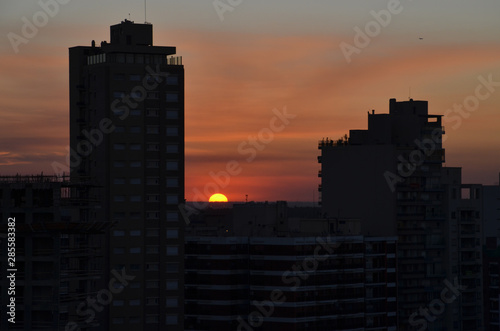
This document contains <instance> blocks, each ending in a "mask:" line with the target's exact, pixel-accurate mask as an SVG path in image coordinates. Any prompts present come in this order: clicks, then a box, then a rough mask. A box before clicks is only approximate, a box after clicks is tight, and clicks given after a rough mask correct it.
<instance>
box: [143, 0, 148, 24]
mask: <svg viewBox="0 0 500 331" xmlns="http://www.w3.org/2000/svg"><path fill="white" fill-rule="evenodd" d="M147 22H148V20H147V18H146V0H144V23H147Z"/></svg>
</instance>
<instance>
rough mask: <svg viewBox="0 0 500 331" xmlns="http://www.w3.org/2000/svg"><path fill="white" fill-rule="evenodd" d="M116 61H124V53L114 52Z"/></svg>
mask: <svg viewBox="0 0 500 331" xmlns="http://www.w3.org/2000/svg"><path fill="white" fill-rule="evenodd" d="M116 62H118V63H125V54H123V53H119V54H116Z"/></svg>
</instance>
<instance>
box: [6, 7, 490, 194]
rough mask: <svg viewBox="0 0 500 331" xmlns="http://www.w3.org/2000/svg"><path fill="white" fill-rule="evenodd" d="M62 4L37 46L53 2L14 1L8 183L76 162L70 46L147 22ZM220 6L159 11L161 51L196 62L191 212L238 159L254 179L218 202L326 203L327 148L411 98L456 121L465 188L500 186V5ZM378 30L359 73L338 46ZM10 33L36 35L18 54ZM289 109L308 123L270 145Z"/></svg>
mask: <svg viewBox="0 0 500 331" xmlns="http://www.w3.org/2000/svg"><path fill="white" fill-rule="evenodd" d="M54 1H55V0H52V1H51V0H41V1H40V2H41V3H49V2H51V3H54ZM59 1H60V2H62V3H66V4H63V5H62V4H61V5H59V8H56V9H57V10H56V11H57V13H55V14H54V15H53V17H49V19H48V22H47V24H42V25H41V26H40V27H39V28H38V31H37V32H36V33H33V35H31V36H26V35H23V31H22V30H23V25H25V21H29V22H33V18H34V17H35V18H37V19H40V17H42V16H43V15H42V16H41V15H37V13H39V12H40V11H41V10H42V9H41V6H40V4H39V2H38V1H8V2H6V1H2V2H1V3H0V31H1V35H2V37H1V38H0V73H1V75H0V174H1V175H7V174H15V173H24V174H31V173H39V172H40V171H43V172H44V173H45V174H52V173H53V170H52V167H51V164H52V162H54V161H57V162H61V163H65V158H66V155H67V147H68V145H69V113H68V107H69V106H68V104H69V95H68V76H69V73H68V71H69V69H68V48H69V47H72V46H79V45H90V43H91V41H92V40H96V42H97V44H99V43H100V41H103V40H106V41H109V26H110V25H113V24H117V23H119V22H120V21H122V20H124V19H125V18H127V19H129V13H130V19H131V20H133V21H135V22H136V23H143V22H144V2H143V1H140V0H120V1H118V0H112V1H97V0H85V1H83V0H71V1H68V0H64V1H63V0H59ZM240 2H241V3H240ZM216 3H217V2H216ZM218 3H219V5H220V4H226V6H230V9H231V10H228V11H226V12H224V13H221V12H219V13H218V12H217V10H216V8H215V6H214V2H213V1H212V0H207V1H199V0H182V1H166V0H148V3H147V21H148V22H151V23H152V24H153V29H154V44H155V45H158V46H176V47H177V53H178V55H181V56H183V64H184V66H185V71H186V87H185V88H186V109H185V111H186V113H185V116H186V198H187V199H188V200H192V199H195V198H196V197H195V192H198V191H199V192H202V193H203V192H204V188H205V186H206V185H207V184H208V183H210V182H212V183H213V182H214V179H213V178H211V176H210V173H211V172H212V173H219V172H221V171H224V170H225V169H226V167H227V165H228V163H231V162H233V161H236V162H238V164H239V166H240V168H241V173H239V174H238V175H236V176H232V177H231V178H230V181H229V185H227V186H226V187H223V188H221V190H220V191H221V193H224V194H225V195H226V196H227V197H228V198H229V200H230V201H235V200H239V201H242V200H244V199H245V194H248V199H249V200H255V201H263V200H269V201H275V200H289V201H312V200H313V199H316V198H317V196H318V193H317V186H318V184H319V178H318V177H317V172H318V170H319V169H320V165H319V164H318V163H317V156H318V155H319V152H320V151H319V150H318V149H317V142H318V140H320V139H321V138H323V137H330V138H338V137H340V136H342V135H344V134H345V133H348V131H349V129H366V127H367V111H369V110H371V109H375V111H376V112H377V113H387V112H388V106H389V99H390V98H396V99H397V100H398V101H404V100H408V97H409V93H410V92H409V91H410V89H411V97H412V98H413V99H415V100H428V101H429V112H430V113H432V114H447V116H446V117H445V119H444V125H445V127H446V135H447V140H446V142H445V148H446V166H461V167H463V176H464V182H468V183H483V184H494V183H498V180H499V172H500V153H499V147H500V130H499V128H498V127H499V124H500V33H499V32H500V20H499V19H498V13H500V1H498V0H478V1H470V0H418V1H416V0H415V1H410V0H402V1H401V2H400V4H399V5H398V4H397V1H395V0H390V1H379V0H371V1H359V0H349V1H340V0H339V1H337V0H314V1H303V0H301V1H299V0H274V1H273V0H266V1H264V0H242V1H238V0H231V1H229V0H220V1H219V2H218ZM228 3H233V4H238V3H240V4H239V5H236V6H232V5H228ZM391 6H392V7H391ZM388 7H390V8H391V9H392V10H393V12H394V13H392V14H390V22H388V24H385V23H384V25H385V26H381V24H380V23H375V22H376V21H375V17H374V15H373V13H371V12H372V11H374V12H380V11H381V10H385V11H387V12H388V13H391V12H390V11H388ZM51 8H52V10H54V7H53V6H52V7H51ZM226 8H227V7H226ZM34 15H35V16H34ZM221 17H222V18H223V20H221ZM385 18H386V19H387V20H389V18H387V17H385ZM42 19H43V17H42ZM380 19H382V18H380ZM42 23H43V22H42ZM367 24H368V25H367ZM377 26H378V27H379V30H380V31H375V30H371V32H370V33H371V34H372V37H370V36H369V37H368V38H369V44H368V43H367V42H366V40H365V43H367V44H368V45H363V47H359V48H358V49H357V52H356V53H352V54H351V56H350V62H348V61H347V60H346V57H345V56H344V54H343V51H342V49H341V47H340V45H347V44H349V45H352V47H354V46H355V40H354V39H355V36H356V34H357V32H356V31H359V29H361V30H365V27H368V28H370V27H377ZM357 28H359V29H357ZM25 30H26V29H25ZM9 33H10V36H11V37H12V35H13V34H12V33H14V34H16V35H18V36H20V37H23V36H24V38H25V41H26V43H21V44H19V45H18V46H17V48H18V49H17V51H18V52H16V51H15V49H14V48H15V47H13V46H12V44H11V42H10V41H9ZM421 38H422V39H421ZM358 39H359V38H358ZM358 41H359V40H358ZM480 77H482V78H480ZM488 79H490V80H491V81H493V82H498V83H493V84H490V86H489V87H484V88H482V90H481V92H484V93H486V92H488V96H487V97H483V98H482V99H484V100H481V101H480V102H479V105H478V107H477V109H475V110H474V111H472V112H468V111H467V110H465V112H463V114H462V115H459V114H458V113H455V112H452V111H451V110H452V109H453V106H454V104H456V105H463V104H464V102H465V103H467V101H466V100H469V101H470V100H472V99H473V98H471V96H474V95H475V93H476V89H477V88H478V86H479V85H480V84H481V81H484V80H486V81H487V80H488ZM495 84H496V85H495ZM483 95H484V94H483ZM466 106H467V107H469V106H468V105H466ZM469 108H470V107H469ZM284 109H286V112H287V113H288V114H293V115H295V117H294V118H291V117H292V116H291V115H290V118H289V119H288V122H289V123H287V124H286V125H284V126H283V127H282V130H280V131H279V132H274V136H273V137H269V135H266V134H265V132H267V133H268V132H269V128H272V126H270V122H271V121H272V119H273V117H275V116H276V113H283V111H284ZM273 110H274V111H273ZM273 123H275V124H276V123H278V124H279V123H281V122H273ZM259 132H261V137H264V139H267V140H266V142H265V143H261V144H260V145H259V147H261V148H260V149H261V150H256V149H255V151H256V153H255V157H254V158H253V159H252V160H251V161H248V159H250V155H251V154H250V152H249V149H248V148H249V146H250V145H248V144H247V143H248V142H249V140H250V139H252V138H251V136H258V134H259ZM262 134H264V136H262ZM242 144H243V145H242ZM242 147H246V148H242ZM242 151H247V152H243V153H242ZM366 166H367V167H369V166H370V165H368V164H367V165H366ZM207 199H208V197H207Z"/></svg>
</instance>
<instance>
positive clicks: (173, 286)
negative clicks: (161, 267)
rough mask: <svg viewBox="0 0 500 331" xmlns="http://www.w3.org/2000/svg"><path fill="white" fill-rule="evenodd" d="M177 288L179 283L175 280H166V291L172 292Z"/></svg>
mask: <svg viewBox="0 0 500 331" xmlns="http://www.w3.org/2000/svg"><path fill="white" fill-rule="evenodd" d="M178 288H179V281H177V280H167V290H170V291H173V290H177V289H178Z"/></svg>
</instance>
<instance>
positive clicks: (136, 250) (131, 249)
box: [129, 247, 141, 254]
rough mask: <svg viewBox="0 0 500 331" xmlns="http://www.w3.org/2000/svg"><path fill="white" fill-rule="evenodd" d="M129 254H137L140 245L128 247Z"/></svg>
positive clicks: (139, 250)
mask: <svg viewBox="0 0 500 331" xmlns="http://www.w3.org/2000/svg"><path fill="white" fill-rule="evenodd" d="M129 251H130V254H139V253H141V248H140V247H130V250H129Z"/></svg>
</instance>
